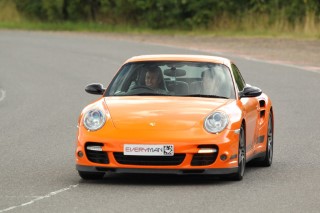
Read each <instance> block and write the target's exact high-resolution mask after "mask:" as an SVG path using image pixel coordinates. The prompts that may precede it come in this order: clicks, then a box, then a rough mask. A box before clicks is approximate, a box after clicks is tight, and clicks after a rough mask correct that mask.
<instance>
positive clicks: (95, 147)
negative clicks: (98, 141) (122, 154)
mask: <svg viewBox="0 0 320 213" xmlns="http://www.w3.org/2000/svg"><path fill="white" fill-rule="evenodd" d="M87 150H91V151H98V152H101V151H102V146H87Z"/></svg>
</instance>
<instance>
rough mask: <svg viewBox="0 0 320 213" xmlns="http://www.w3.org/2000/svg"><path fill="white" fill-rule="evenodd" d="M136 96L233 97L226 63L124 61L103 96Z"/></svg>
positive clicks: (232, 88) (233, 93)
mask: <svg viewBox="0 0 320 213" xmlns="http://www.w3.org/2000/svg"><path fill="white" fill-rule="evenodd" d="M139 95H140V96H191V97H204V98H208V97H209V98H210V97H213V98H235V92H234V87H233V83H232V78H231V74H230V70H229V69H228V67H227V66H225V65H223V64H214V63H203V62H172V61H170V62H159V61H157V62H137V63H128V64H125V65H124V66H123V67H122V68H121V69H120V71H119V72H118V74H117V75H116V76H115V78H114V79H113V80H112V82H111V84H110V86H109V87H108V90H107V92H106V96H139Z"/></svg>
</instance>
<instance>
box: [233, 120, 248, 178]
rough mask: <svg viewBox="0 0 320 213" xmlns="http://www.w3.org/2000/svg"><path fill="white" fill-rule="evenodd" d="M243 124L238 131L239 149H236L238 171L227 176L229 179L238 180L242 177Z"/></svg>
mask: <svg viewBox="0 0 320 213" xmlns="http://www.w3.org/2000/svg"><path fill="white" fill-rule="evenodd" d="M245 135H246V134H245V130H244V128H243V126H241V128H240V133H239V149H238V171H237V172H236V173H234V174H231V175H230V176H229V179H231V180H236V181H240V180H242V179H243V176H244V171H245V169H246V137H245Z"/></svg>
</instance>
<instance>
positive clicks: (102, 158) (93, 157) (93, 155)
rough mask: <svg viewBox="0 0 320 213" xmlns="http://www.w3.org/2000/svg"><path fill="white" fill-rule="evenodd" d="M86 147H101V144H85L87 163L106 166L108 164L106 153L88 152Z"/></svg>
mask: <svg viewBox="0 0 320 213" xmlns="http://www.w3.org/2000/svg"><path fill="white" fill-rule="evenodd" d="M88 146H103V144H102V143H92V142H89V143H86V155H87V158H88V160H89V161H91V162H93V163H102V164H108V163H109V158H108V154H107V153H106V152H102V151H93V150H88V149H87V147H88Z"/></svg>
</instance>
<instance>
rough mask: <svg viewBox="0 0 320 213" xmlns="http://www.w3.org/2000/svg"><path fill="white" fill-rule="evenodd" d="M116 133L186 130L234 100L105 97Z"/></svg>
mask: <svg viewBox="0 0 320 213" xmlns="http://www.w3.org/2000/svg"><path fill="white" fill-rule="evenodd" d="M104 101H105V103H106V105H107V108H108V110H109V113H110V116H111V119H112V122H113V124H114V126H115V127H116V128H117V129H128V130H148V129H150V130H168V131H170V130H175V131H176V130H184V129H190V128H193V127H195V126H196V125H201V126H202V124H203V119H204V118H205V117H206V116H207V115H208V114H209V113H210V112H212V111H214V110H216V109H217V108H219V107H221V106H222V105H225V104H227V103H228V102H231V101H233V100H230V99H229V100H228V99H212V98H195V97H162V96H161V97H160V96H158V97H143V98H141V97H105V98H104Z"/></svg>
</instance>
